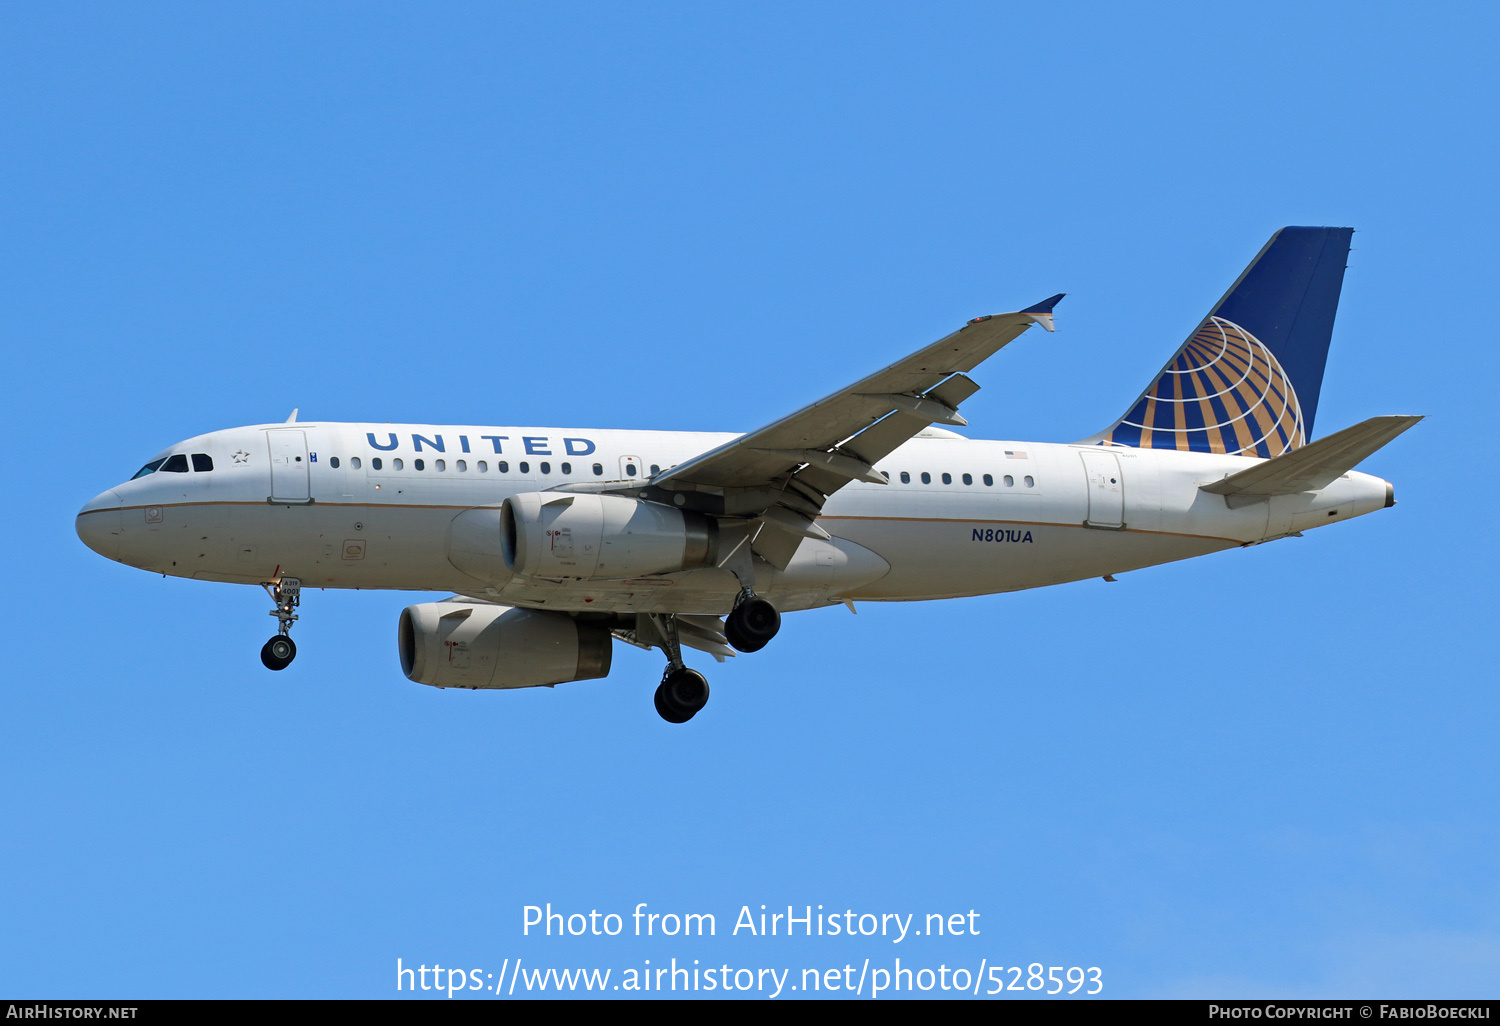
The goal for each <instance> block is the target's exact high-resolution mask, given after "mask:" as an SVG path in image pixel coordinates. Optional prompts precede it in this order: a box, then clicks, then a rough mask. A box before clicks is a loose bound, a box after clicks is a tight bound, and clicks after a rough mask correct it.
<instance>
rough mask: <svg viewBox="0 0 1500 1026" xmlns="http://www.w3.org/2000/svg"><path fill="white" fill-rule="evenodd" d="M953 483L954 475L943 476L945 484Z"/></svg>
mask: <svg viewBox="0 0 1500 1026" xmlns="http://www.w3.org/2000/svg"><path fill="white" fill-rule="evenodd" d="M952 483H953V475H952V474H944V475H943V484H952Z"/></svg>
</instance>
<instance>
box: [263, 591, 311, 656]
mask: <svg viewBox="0 0 1500 1026" xmlns="http://www.w3.org/2000/svg"><path fill="white" fill-rule="evenodd" d="M261 587H262V588H264V589H266V594H267V595H270V596H271V601H272V602H274V603H276V608H275V609H273V610H271V615H272V616H274V617H276V620H277V623H278V624H279V627H278V629H277V631H276V636H275V637H273V638H272V639H271V640H270V641H268V642H266V643H265V645H264V646H262V647H261V650H260V661H261V662H262V663H264V664H265V666H266V669H268V670H284V669H286V668H287V667H288V666H290V665H291V664H292V660H293V659H295V658H297V646H296V645H295V644H294V643H293V642H292V636H291V631H292V621H294V620H296V619H297V614H296V613H294V612H292V610H294V609H296V608H297V606H298V605H300V604H301V602H302V582H301V581H300V580H298V579H297V578H295V577H282V578H279V579H277V580H275V581H272V582H271V583H269V584H262V585H261Z"/></svg>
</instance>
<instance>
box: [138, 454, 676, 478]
mask: <svg viewBox="0 0 1500 1026" xmlns="http://www.w3.org/2000/svg"><path fill="white" fill-rule="evenodd" d="M194 458H195V459H196V458H197V457H194ZM204 458H205V459H207V457H204ZM328 465H329V466H330V467H332V468H333V469H334V470H337V469H338V468H339V466H340V463H339V458H338V457H337V456H330V457H329V458H328ZM411 465H412V469H413V470H426V469H427V461H426V460H424V459H421V458H417V459H413V460H412V461H411ZM349 466H350V468H352V469H354V470H359V469H360V468H361V467H363V466H364V461H363V460H361V459H360V458H359V457H358V456H351V457H349ZM209 469H213V468H212V466H211V465H210V468H209ZM370 469H371V470H384V469H385V459H384V458H383V457H381V456H372V457H370ZM391 469H392V470H405V469H406V461H405V460H403V459H402V458H401V457H399V456H397V457H395V458H393V459H392V460H391ZM432 469H433V470H436V471H438V472H439V473H442V472H444V471H446V470H447V469H448V461H447V460H433V461H432ZM453 469H454V470H456V471H458V472H459V473H460V474H463V473H467V472H468V470H469V461H468V460H454V461H453ZM516 469H517V470H518V471H520V472H521V473H522V474H529V473H531V464H530V463H529V462H527V461H524V460H523V461H522V462H520V463H518V464H516ZM557 469H558V470H560V471H561V472H562V473H564V474H571V473H573V464H571V463H560V464H558V466H557ZM474 470H475V471H477V472H478V473H481V474H488V473H489V472H490V464H489V461H488V460H478V461H476V462H475V464H474ZM537 470H539V471H540V472H541V473H543V474H550V473H552V464H551V463H538V464H537ZM593 470H594V476H595V477H603V476H604V464H602V463H595V464H594V467H593ZM495 472H496V473H498V474H509V473H510V463H509V461H507V460H498V461H496V463H495ZM141 473H149V471H144V470H143V471H142V472H141ZM637 473H638V471H637V469H636V466H635V464H634V463H631V464H627V465H626V467H625V475H626V476H627V477H635V475H636V474H637ZM659 473H661V467H660V466H658V465H657V464H655V463H653V464H651V476H652V477H655V476H656V475H657V474H659ZM136 476H137V477H139V476H140V474H137V475H136Z"/></svg>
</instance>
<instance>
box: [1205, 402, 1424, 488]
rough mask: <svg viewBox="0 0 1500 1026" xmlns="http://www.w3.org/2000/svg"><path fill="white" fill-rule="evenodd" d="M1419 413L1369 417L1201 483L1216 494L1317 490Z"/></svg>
mask: <svg viewBox="0 0 1500 1026" xmlns="http://www.w3.org/2000/svg"><path fill="white" fill-rule="evenodd" d="M1421 419H1422V418H1421V417H1371V418H1370V419H1369V420H1367V421H1364V422H1363V423H1360V424H1356V425H1354V426H1353V427H1348V428H1344V430H1342V431H1335V432H1334V433H1333V434H1331V435H1329V436H1327V437H1326V438H1320V439H1318V440H1317V441H1316V442H1308V443H1307V444H1306V445H1304V446H1302V447H1301V448H1300V449H1293V450H1292V451H1291V452H1285V453H1282V454H1281V455H1280V456H1277V457H1276V458H1275V459H1269V460H1266V461H1265V462H1264V463H1257V464H1256V465H1255V466H1253V467H1251V468H1249V469H1248V470H1242V471H1240V472H1239V473H1238V474H1231V475H1230V476H1228V477H1226V478H1224V480H1222V481H1215V482H1213V483H1212V484H1206V485H1202V486H1201V487H1202V489H1203V491H1205V492H1213V493H1215V494H1216V495H1244V496H1262V495H1290V494H1292V493H1294V492H1307V491H1316V490H1317V489H1319V488H1323V487H1325V486H1327V485H1329V484H1332V483H1333V482H1334V481H1336V480H1338V479H1339V478H1340V477H1342V476H1343V475H1344V474H1347V473H1348V472H1349V471H1351V470H1353V469H1354V468H1355V467H1356V466H1358V465H1359V463H1360V462H1361V461H1362V460H1364V459H1365V457H1367V456H1369V455H1370V454H1371V453H1373V452H1375V450H1377V449H1379V448H1380V447H1381V446H1383V445H1385V444H1386V443H1387V442H1389V441H1390V440H1391V439H1393V438H1395V437H1396V436H1397V435H1399V434H1400V433H1401V432H1403V431H1405V430H1406V429H1407V428H1409V427H1411V426H1412V425H1413V424H1415V423H1416V422H1417V421H1419V420H1421Z"/></svg>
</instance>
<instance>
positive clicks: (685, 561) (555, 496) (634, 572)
mask: <svg viewBox="0 0 1500 1026" xmlns="http://www.w3.org/2000/svg"><path fill="white" fill-rule="evenodd" d="M718 549H719V525H718V523H717V522H716V521H714V520H713V519H711V518H709V517H706V516H703V515H702V514H700V513H688V512H684V511H683V510H680V509H674V508H673V507H671V506H665V505H662V504H661V503H659V502H643V501H641V500H639V499H626V498H622V497H620V496H617V495H586V494H585V495H574V494H568V493H558V492H523V493H522V494H520V495H513V496H511V497H510V498H509V499H506V500H505V502H504V504H503V505H502V506H501V507H500V551H501V554H502V556H503V558H504V560H505V565H506V567H507V568H508V569H509V570H511V571H512V572H513V573H518V574H525V575H526V576H528V577H551V578H558V577H565V578H575V579H578V580H595V581H597V580H620V579H622V578H626V577H642V576H645V575H647V574H662V573H671V572H672V571H675V570H693V569H697V568H698V567H705V566H713V565H715V563H716V561H717V558H718Z"/></svg>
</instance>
